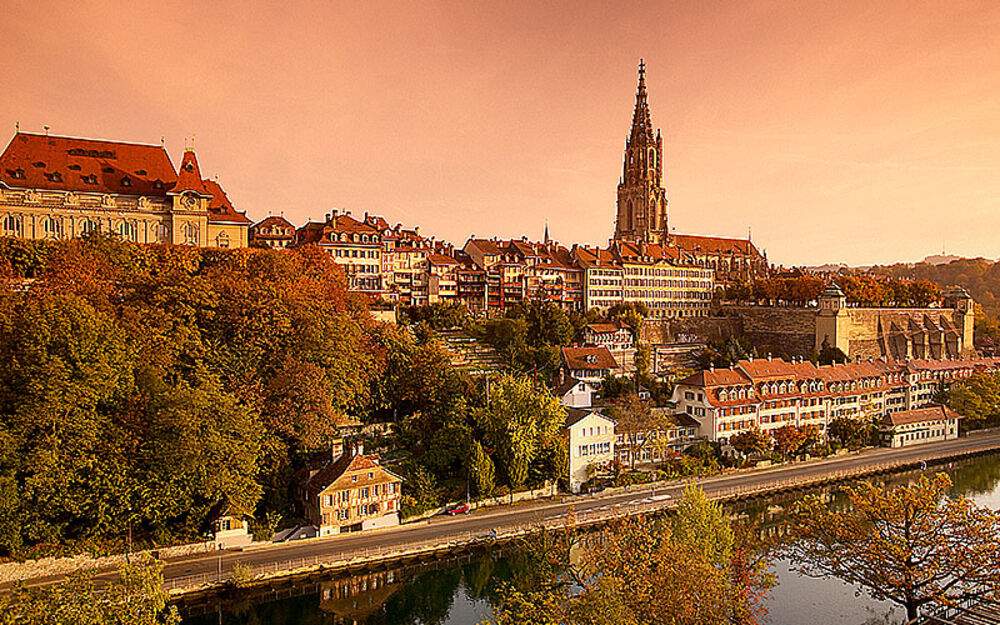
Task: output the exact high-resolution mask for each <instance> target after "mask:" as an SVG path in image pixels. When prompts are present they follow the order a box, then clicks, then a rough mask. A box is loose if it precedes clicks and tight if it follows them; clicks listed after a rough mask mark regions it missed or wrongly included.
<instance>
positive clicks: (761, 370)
mask: <svg viewBox="0 0 1000 625" xmlns="http://www.w3.org/2000/svg"><path fill="white" fill-rule="evenodd" d="M738 366H739V368H740V369H742V370H743V372H744V373H746V374H747V376H749V377H750V378H751V379H753V380H776V379H779V378H794V377H795V369H793V368H792V367H791V366H790V365H789V364H788V363H787V362H785V361H784V360H782V359H781V358H773V359H769V358H757V359H754V360H741V361H739V363H738Z"/></svg>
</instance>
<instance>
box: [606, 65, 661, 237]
mask: <svg viewBox="0 0 1000 625" xmlns="http://www.w3.org/2000/svg"><path fill="white" fill-rule="evenodd" d="M623 169H624V171H623V173H622V178H621V180H620V181H619V182H618V204H617V205H618V216H617V219H616V220H615V239H619V240H623V241H645V242H647V243H661V244H666V243H667V242H668V241H667V240H668V234H669V230H668V229H667V191H666V189H664V188H663V181H662V180H663V139H662V138H661V137H660V131H659V130H657V131H656V134H655V135H654V134H653V124H652V122H651V121H650V118H649V102H648V101H647V100H646V65H645V63H643V61H642V59H640V60H639V87H638V90H637V91H636V94H635V111H634V112H633V113H632V131H631V132H630V133H629V137H628V140H627V141H626V142H625V165H624V168H623Z"/></svg>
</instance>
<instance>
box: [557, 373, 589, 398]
mask: <svg viewBox="0 0 1000 625" xmlns="http://www.w3.org/2000/svg"><path fill="white" fill-rule="evenodd" d="M577 384H586V385H587V386H590V385H591V384H590V382H584V381H583V380H577V379H576V378H574V377H567V378H566V380H565V381H564V382H563V383H562V384H560V385H558V386H556V387H555V388H554V389H553V390H552V394H553V395H555V396H556V397H564V396H565V395H566V394H567V393H569V392H570V391H571V390H573V389H574V388H576V385H577Z"/></svg>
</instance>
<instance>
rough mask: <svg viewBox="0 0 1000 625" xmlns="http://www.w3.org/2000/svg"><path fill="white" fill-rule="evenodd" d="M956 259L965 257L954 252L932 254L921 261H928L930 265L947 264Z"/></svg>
mask: <svg viewBox="0 0 1000 625" xmlns="http://www.w3.org/2000/svg"><path fill="white" fill-rule="evenodd" d="M956 260H964V259H963V258H962V257H961V256H955V255H954V254H931V255H930V256H928V257H926V258H924V259H923V260H922V261H920V262H922V263H927V264H928V265H947V264H948V263H950V262H954V261H956Z"/></svg>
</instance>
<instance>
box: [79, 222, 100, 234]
mask: <svg viewBox="0 0 1000 625" xmlns="http://www.w3.org/2000/svg"><path fill="white" fill-rule="evenodd" d="M100 230H101V222H99V221H97V220H96V219H84V220H83V225H81V226H80V231H81V232H83V234H87V233H88V232H100Z"/></svg>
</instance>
